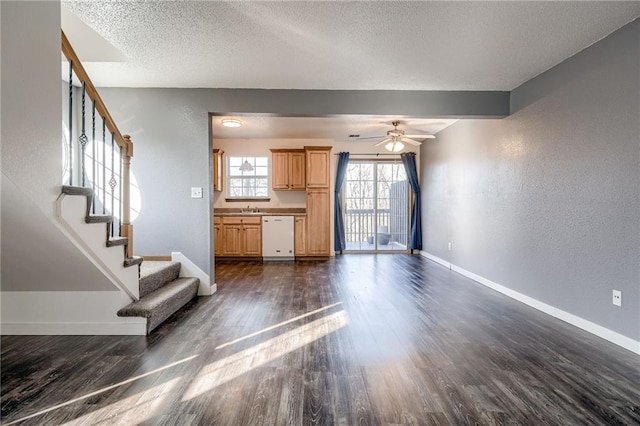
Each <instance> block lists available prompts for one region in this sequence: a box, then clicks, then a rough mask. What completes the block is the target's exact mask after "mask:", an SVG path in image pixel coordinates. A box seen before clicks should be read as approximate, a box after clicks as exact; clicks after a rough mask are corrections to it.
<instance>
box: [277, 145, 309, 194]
mask: <svg viewBox="0 0 640 426" xmlns="http://www.w3.org/2000/svg"><path fill="white" fill-rule="evenodd" d="M271 167H272V173H271V187H272V188H273V189H274V190H304V189H305V188H306V185H305V175H306V171H305V150H304V149H272V150H271Z"/></svg>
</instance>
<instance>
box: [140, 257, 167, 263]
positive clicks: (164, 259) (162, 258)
mask: <svg viewBox="0 0 640 426" xmlns="http://www.w3.org/2000/svg"><path fill="white" fill-rule="evenodd" d="M142 259H143V260H148V261H149V262H152V261H160V262H166V261H169V260H171V256H142Z"/></svg>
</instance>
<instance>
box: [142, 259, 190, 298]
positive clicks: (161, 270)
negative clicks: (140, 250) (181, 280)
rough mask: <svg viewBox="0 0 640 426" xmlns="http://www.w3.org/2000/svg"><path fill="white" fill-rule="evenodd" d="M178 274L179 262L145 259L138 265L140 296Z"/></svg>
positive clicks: (176, 276) (173, 278)
mask: <svg viewBox="0 0 640 426" xmlns="http://www.w3.org/2000/svg"><path fill="white" fill-rule="evenodd" d="M178 275H180V262H171V261H146V262H144V263H143V264H142V265H140V297H143V296H145V295H147V294H149V293H151V292H153V291H156V290H157V289H159V288H160V287H162V286H163V285H165V284H167V283H169V282H171V281H173V280H175V279H176V278H178Z"/></svg>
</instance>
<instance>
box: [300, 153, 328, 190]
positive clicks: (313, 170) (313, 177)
mask: <svg viewBox="0 0 640 426" xmlns="http://www.w3.org/2000/svg"><path fill="white" fill-rule="evenodd" d="M305 151H306V157H307V158H306V160H307V188H329V185H330V182H331V178H330V175H329V165H330V164H331V147H330V146H306V147H305Z"/></svg>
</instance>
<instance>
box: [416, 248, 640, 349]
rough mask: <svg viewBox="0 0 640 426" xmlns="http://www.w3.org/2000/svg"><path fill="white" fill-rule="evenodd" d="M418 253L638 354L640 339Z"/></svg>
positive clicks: (424, 253) (433, 257)
mask: <svg viewBox="0 0 640 426" xmlns="http://www.w3.org/2000/svg"><path fill="white" fill-rule="evenodd" d="M420 255H421V256H423V257H426V258H427V259H429V260H431V261H433V262H436V263H439V264H441V265H443V266H445V267H448V268H449V269H451V270H452V271H455V272H457V273H459V274H461V275H464V276H465V277H467V278H470V279H472V280H474V281H476V282H477V283H479V284H482V285H484V286H486V287H489V288H491V289H493V290H495V291H497V292H499V293H502V294H504V295H505V296H508V297H510V298H512V299H515V300H517V301H518V302H522V303H524V304H525V305H528V306H531V307H532V308H534V309H537V310H539V311H542V312H544V313H545V314H548V315H551V316H552V317H554V318H557V319H559V320H562V321H564V322H566V323H569V324H571V325H573V326H575V327H578V328H581V329H582V330H585V331H588V332H589V333H591V334H594V335H596V336H598V337H601V338H603V339H605V340H608V341H609V342H611V343H614V344H616V345H618V346H620V347H622V348H624V349H627V350H629V351H631V352H633V353H636V354H638V355H640V341H637V340H633V339H632V338H630V337H627V336H624V335H622V334H620V333H618V332H615V331H613V330H610V329H608V328H605V327H603V326H601V325H598V324H596V323H594V322H591V321H588V320H586V319H584V318H581V317H579V316H576V315H573V314H571V313H569V312H566V311H563V310H561V309H558V308H556V307H553V306H551V305H548V304H546V303H544V302H541V301H539V300H536V299H534V298H532V297H529V296H527V295H524V294H522V293H519V292H517V291H515V290H512V289H510V288H508V287H505V286H503V285H500V284H498V283H495V282H493V281H491V280H488V279H486V278H484V277H481V276H480V275H477V274H474V273H473V272H470V271H467V270H466V269H464V268H461V267H459V266H456V265H453V264H451V263H449V262H447V261H446V260H443V259H440V258H439V257H437V256H434V255H432V254H430V253H427V252H425V251H420Z"/></svg>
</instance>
